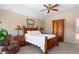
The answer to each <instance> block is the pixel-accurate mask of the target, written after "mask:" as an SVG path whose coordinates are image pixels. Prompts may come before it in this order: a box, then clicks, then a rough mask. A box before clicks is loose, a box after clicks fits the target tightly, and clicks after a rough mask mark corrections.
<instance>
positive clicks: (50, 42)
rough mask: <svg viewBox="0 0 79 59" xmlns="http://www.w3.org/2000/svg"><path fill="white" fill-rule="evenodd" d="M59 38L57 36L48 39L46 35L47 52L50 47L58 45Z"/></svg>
mask: <svg viewBox="0 0 79 59" xmlns="http://www.w3.org/2000/svg"><path fill="white" fill-rule="evenodd" d="M58 45H59V43H58V39H57V37H54V38H51V39H47V37H45V52H44V53H45V54H47V53H48V49H50V48H52V47H54V46H58Z"/></svg>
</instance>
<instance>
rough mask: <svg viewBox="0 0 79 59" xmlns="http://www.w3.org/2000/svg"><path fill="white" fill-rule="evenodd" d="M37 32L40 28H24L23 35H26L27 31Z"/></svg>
mask: <svg viewBox="0 0 79 59" xmlns="http://www.w3.org/2000/svg"><path fill="white" fill-rule="evenodd" d="M36 30H38V27H36V28H27V27H25V26H23V33H24V34H25V33H27V31H36Z"/></svg>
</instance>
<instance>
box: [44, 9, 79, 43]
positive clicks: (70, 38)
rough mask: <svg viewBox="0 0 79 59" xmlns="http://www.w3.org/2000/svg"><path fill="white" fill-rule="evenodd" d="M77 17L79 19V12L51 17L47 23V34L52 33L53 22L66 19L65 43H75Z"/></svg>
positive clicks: (69, 12)
mask: <svg viewBox="0 0 79 59" xmlns="http://www.w3.org/2000/svg"><path fill="white" fill-rule="evenodd" d="M77 17H79V12H78V11H77V10H74V11H68V12H63V13H59V14H56V15H53V16H52V17H51V16H50V17H49V18H48V19H47V20H46V21H45V32H46V33H52V20H57V19H65V26H64V41H65V42H72V43H75V39H76V38H75V31H76V24H75V23H76V21H75V19H76V18H77Z"/></svg>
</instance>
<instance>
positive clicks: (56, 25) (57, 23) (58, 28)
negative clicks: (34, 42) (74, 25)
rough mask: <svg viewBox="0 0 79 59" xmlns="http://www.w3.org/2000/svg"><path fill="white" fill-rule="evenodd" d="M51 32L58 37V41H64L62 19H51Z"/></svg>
mask: <svg viewBox="0 0 79 59" xmlns="http://www.w3.org/2000/svg"><path fill="white" fill-rule="evenodd" d="M53 34H55V35H56V36H57V37H58V40H59V41H64V19H60V20H54V21H53Z"/></svg>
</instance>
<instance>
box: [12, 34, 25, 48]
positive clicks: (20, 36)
mask: <svg viewBox="0 0 79 59" xmlns="http://www.w3.org/2000/svg"><path fill="white" fill-rule="evenodd" d="M12 40H14V41H17V43H18V44H19V45H20V46H23V45H24V44H25V40H24V36H23V35H19V36H12Z"/></svg>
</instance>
